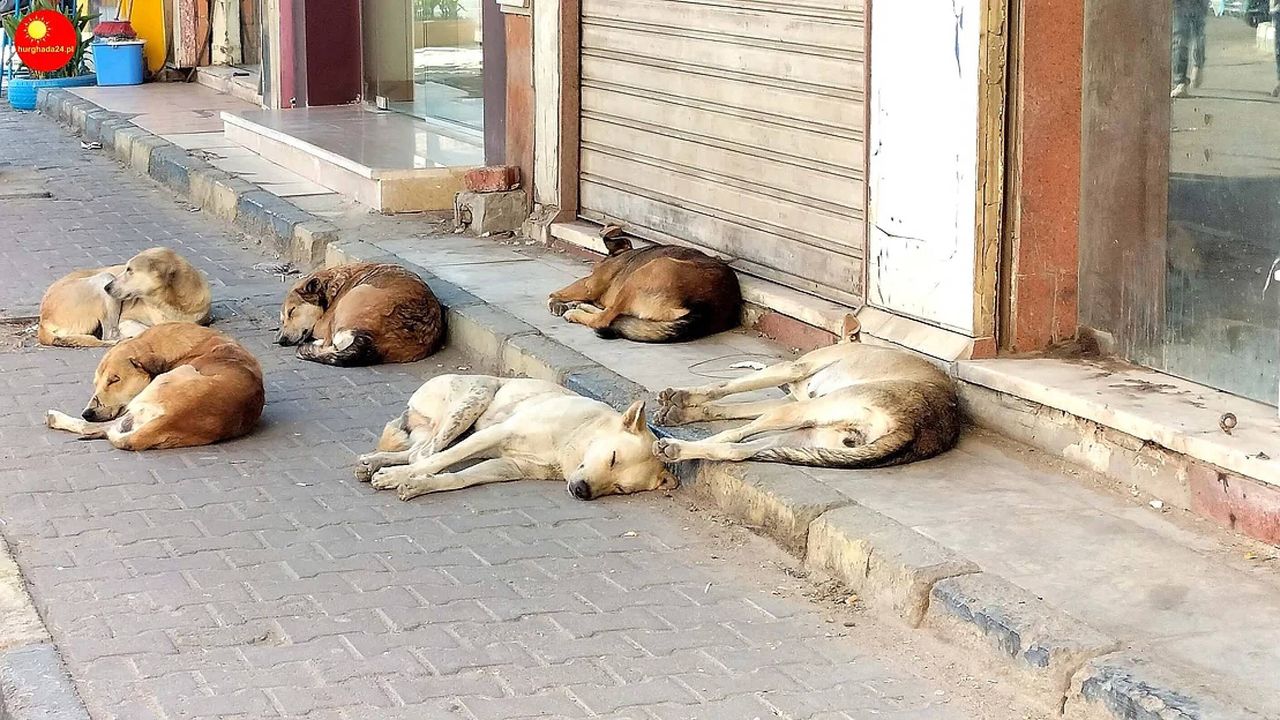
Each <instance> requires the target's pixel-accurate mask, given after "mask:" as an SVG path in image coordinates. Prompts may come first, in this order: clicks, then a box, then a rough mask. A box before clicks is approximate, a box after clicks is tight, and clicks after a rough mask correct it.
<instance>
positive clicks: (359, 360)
mask: <svg viewBox="0 0 1280 720" xmlns="http://www.w3.org/2000/svg"><path fill="white" fill-rule="evenodd" d="M348 332H350V333H351V342H350V343H348V344H347V345H346V346H345V347H343V348H341V349H335V350H333V351H332V352H330V351H327V350H326V351H319V352H313V353H307V354H306V355H305V357H304V359H306V360H314V361H315V362H318V363H324V364H325V365H336V366H337V367H358V366H361V365H377V364H378V363H380V362H382V354H381V353H379V352H378V348H377V347H375V346H374V344H373V334H372V333H370V332H369V331H368V330H351V331H348ZM304 347H305V346H304Z"/></svg>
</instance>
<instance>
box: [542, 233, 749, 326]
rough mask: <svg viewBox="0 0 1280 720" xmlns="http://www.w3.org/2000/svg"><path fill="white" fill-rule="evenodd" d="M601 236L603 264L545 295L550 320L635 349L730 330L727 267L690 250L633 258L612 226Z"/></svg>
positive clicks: (732, 302) (732, 300) (660, 248)
mask: <svg viewBox="0 0 1280 720" xmlns="http://www.w3.org/2000/svg"><path fill="white" fill-rule="evenodd" d="M601 235H602V236H603V237H604V241H605V247H607V248H608V249H609V257H607V258H605V259H604V260H601V261H600V262H599V263H597V264H596V266H595V267H594V268H592V270H591V274H590V275H588V276H587V277H585V278H583V279H581V280H579V281H577V282H575V283H573V284H572V285H569V286H568V287H565V288H562V289H560V290H557V291H555V292H553V293H551V297H550V298H549V299H548V303H547V304H548V307H550V309H551V312H552V313H553V314H555V315H560V316H563V317H564V319H565V320H568V321H569V322H572V323H579V324H581V325H586V326H587V327H589V328H592V329H593V330H595V331H596V334H597V335H599V336H600V337H603V338H610V339H612V338H616V337H619V336H621V337H624V338H627V339H628V340H636V341H639V342H681V341H684V340H693V339H695V338H700V337H703V336H705V335H710V334H712V333H717V332H721V331H723V330H728V329H730V328H733V327H736V326H737V325H738V322H739V320H740V317H741V315H742V291H741V289H740V288H739V287H738V276H737V274H735V273H734V272H733V270H732V269H730V267H729V266H728V265H726V264H724V263H723V262H721V261H720V260H717V259H715V258H713V257H711V256H709V255H706V254H704V253H700V252H698V251H697V250H692V249H690V248H683V247H674V246H670V245H655V246H653V247H649V248H645V249H643V250H635V249H633V248H632V247H631V241H630V240H627V239H626V238H625V237H622V236H621V228H618V227H616V226H610V227H607V228H605V229H604V231H603V232H602V233H601Z"/></svg>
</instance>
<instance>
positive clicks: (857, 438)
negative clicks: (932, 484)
mask: <svg viewBox="0 0 1280 720" xmlns="http://www.w3.org/2000/svg"><path fill="white" fill-rule="evenodd" d="M858 330H859V326H858V322H857V320H856V319H855V318H853V317H852V316H849V317H848V318H846V319H845V325H844V330H843V332H842V333H841V341H840V342H839V343H837V344H835V345H831V346H828V347H824V348H819V349H817V350H814V351H812V352H809V353H807V354H805V355H803V356H801V357H800V358H798V359H796V360H792V361H790V362H782V363H778V364H776V365H773V366H770V367H767V368H765V369H763V370H760V371H758V372H753V373H751V374H749V375H746V376H745V377H741V378H737V379H734V380H728V381H726V382H722V383H715V384H713V385H707V386H704V387H698V388H691V389H685V390H674V389H668V390H664V391H662V393H661V394H660V395H659V402H661V403H662V408H661V410H660V411H659V414H658V421H659V422H660V423H664V424H671V425H679V424H684V423H692V422H702V421H710V420H750V422H748V423H746V424H745V425H742V426H741V427H737V428H734V429H732V430H726V431H724V432H722V433H718V434H716V435H713V436H711V437H709V438H707V439H706V440H702V441H697V442H684V441H680V440H673V439H663V440H659V441H658V442H657V443H656V444H655V446H654V452H655V453H656V454H657V455H658V456H659V457H660V458H662V459H663V460H666V461H677V460H692V459H705V460H729V461H737V460H759V461H765V462H780V463H790V464H794V465H811V466H818V467H834V468H869V467H885V466H888V465H900V464H904V463H909V462H914V461H917V460H923V459H926V458H929V457H933V456H934V455H937V454H939V453H942V452H945V451H947V450H949V449H951V448H952V447H954V446H955V444H956V442H957V440H958V439H959V436H960V429H961V425H962V417H961V412H960V404H959V400H958V398H957V396H956V390H955V385H954V384H953V383H952V381H951V378H949V377H948V376H947V375H946V373H944V372H943V371H942V370H940V369H939V368H937V367H935V366H934V365H932V364H931V363H929V361H927V360H925V359H923V358H920V357H918V356H915V355H912V354H911V353H909V352H906V351H904V350H898V349H895V348H889V347H881V346H876V345H865V344H863V343H860V342H857V340H858ZM773 387H781V388H782V389H783V390H784V391H786V393H787V395H788V397H786V398H780V399H776V400H760V401H752V402H721V401H720V400H721V399H722V398H725V397H727V396H730V395H733V394H736V393H743V392H750V391H753V390H763V389H766V388H773Z"/></svg>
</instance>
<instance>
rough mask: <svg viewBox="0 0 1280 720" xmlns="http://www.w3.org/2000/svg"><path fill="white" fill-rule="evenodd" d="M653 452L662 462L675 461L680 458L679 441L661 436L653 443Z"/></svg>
mask: <svg viewBox="0 0 1280 720" xmlns="http://www.w3.org/2000/svg"><path fill="white" fill-rule="evenodd" d="M653 454H654V455H656V456H657V458H658V459H659V460H662V461H663V462H676V461H678V460H679V459H680V441H679V440H672V439H670V438H661V439H660V440H658V441H657V442H655V443H654V444H653Z"/></svg>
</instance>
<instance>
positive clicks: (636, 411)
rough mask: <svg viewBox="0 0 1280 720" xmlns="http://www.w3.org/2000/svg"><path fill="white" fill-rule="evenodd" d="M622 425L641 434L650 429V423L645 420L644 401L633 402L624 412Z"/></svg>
mask: <svg viewBox="0 0 1280 720" xmlns="http://www.w3.org/2000/svg"><path fill="white" fill-rule="evenodd" d="M622 427H624V428H626V430H627V431H628V432H632V433H635V434H636V435H640V434H642V433H644V432H645V431H646V430H648V429H649V425H648V423H646V422H645V420H644V401H643V400H637V401H635V402H633V403H631V407H629V408H627V411H626V412H625V413H623V414H622Z"/></svg>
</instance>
